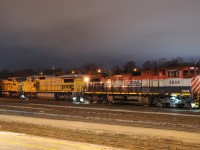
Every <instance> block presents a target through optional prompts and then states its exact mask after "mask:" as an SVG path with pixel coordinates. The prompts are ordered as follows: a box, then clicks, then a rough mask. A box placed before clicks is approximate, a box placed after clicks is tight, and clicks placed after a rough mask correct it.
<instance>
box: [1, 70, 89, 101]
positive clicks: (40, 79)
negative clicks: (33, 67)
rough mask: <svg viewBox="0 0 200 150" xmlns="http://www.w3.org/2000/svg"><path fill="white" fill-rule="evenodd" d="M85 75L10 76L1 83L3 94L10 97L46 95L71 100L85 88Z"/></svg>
mask: <svg viewBox="0 0 200 150" xmlns="http://www.w3.org/2000/svg"><path fill="white" fill-rule="evenodd" d="M85 86H86V85H85V82H84V80H83V75H81V74H77V75H63V76H59V77H56V76H48V75H40V76H30V77H27V78H19V77H15V78H9V79H6V80H2V81H1V83H0V89H1V94H2V95H6V96H9V97H20V98H32V97H39V98H41V97H43V98H44V97H46V98H48V97H49V98H55V99H57V100H59V99H65V100H71V99H72V96H80V95H81V94H83V91H84V88H85Z"/></svg>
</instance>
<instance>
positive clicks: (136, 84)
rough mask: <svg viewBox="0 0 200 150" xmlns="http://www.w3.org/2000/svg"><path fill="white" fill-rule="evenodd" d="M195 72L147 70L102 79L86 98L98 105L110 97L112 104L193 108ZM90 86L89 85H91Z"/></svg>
mask: <svg viewBox="0 0 200 150" xmlns="http://www.w3.org/2000/svg"><path fill="white" fill-rule="evenodd" d="M195 69H196V68H194V67H183V68H170V69H160V70H157V71H156V72H155V71H153V70H144V71H142V72H141V73H140V74H138V73H137V74H132V75H131V74H124V75H114V76H110V77H109V78H106V79H105V78H101V77H99V82H98V83H95V84H92V86H93V87H92V88H91V87H89V86H88V91H86V92H85V95H87V97H89V98H90V99H93V100H94V101H95V100H101V99H105V97H107V99H108V100H109V101H110V102H116V101H123V102H129V103H130V102H131V103H136V104H143V105H152V104H153V105H156V106H171V107H189V106H190V102H191V98H190V97H191V93H192V91H191V88H192V84H191V80H192V78H193V77H194V76H195V75H196V70H195ZM102 83H103V84H102ZM90 84H91V83H90V82H89V83H88V84H87V85H90ZM102 86H103V87H102ZM91 89H93V90H91ZM95 89H98V90H95Z"/></svg>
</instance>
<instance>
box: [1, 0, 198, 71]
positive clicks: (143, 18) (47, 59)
mask: <svg viewBox="0 0 200 150" xmlns="http://www.w3.org/2000/svg"><path fill="white" fill-rule="evenodd" d="M199 27H200V0H15V1H14V0H0V50H1V55H0V56H1V57H0V69H2V68H9V69H18V68H33V69H34V68H37V67H48V66H52V65H55V66H60V67H64V68H65V67H70V66H76V65H81V64H84V63H86V62H96V63H99V64H103V65H104V66H113V65H114V64H123V63H125V62H126V61H129V60H134V61H136V63H141V62H144V61H145V60H147V59H159V58H162V57H166V58H175V57H178V56H180V57H184V58H189V57H198V56H200V51H199V48H200V30H199Z"/></svg>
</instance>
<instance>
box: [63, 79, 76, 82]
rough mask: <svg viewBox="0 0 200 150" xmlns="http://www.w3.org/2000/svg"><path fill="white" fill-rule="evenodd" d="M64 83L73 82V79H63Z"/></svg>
mask: <svg viewBox="0 0 200 150" xmlns="http://www.w3.org/2000/svg"><path fill="white" fill-rule="evenodd" d="M63 81H64V83H69V82H74V79H64V80H63Z"/></svg>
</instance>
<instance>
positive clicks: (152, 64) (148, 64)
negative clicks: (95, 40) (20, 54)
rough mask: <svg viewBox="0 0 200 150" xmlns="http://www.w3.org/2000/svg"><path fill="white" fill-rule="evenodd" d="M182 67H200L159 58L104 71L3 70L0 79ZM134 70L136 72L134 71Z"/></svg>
mask: <svg viewBox="0 0 200 150" xmlns="http://www.w3.org/2000/svg"><path fill="white" fill-rule="evenodd" d="M183 66H196V67H200V59H191V60H189V61H188V60H184V59H183V58H181V57H177V58H173V59H171V60H167V59H166V58H160V59H158V60H147V61H145V62H144V63H143V64H142V67H138V66H137V64H136V63H135V61H127V62H126V63H125V64H124V65H122V66H119V65H116V66H113V67H112V68H111V69H110V70H107V69H105V68H104V67H103V66H102V65H98V64H96V63H92V62H91V63H86V64H84V65H82V66H81V67H73V68H68V69H62V68H55V67H51V68H46V69H36V70H34V69H23V70H17V71H10V70H8V69H3V70H1V71H0V79H6V78H8V77H26V76H32V75H39V74H45V75H55V76H59V75H64V74H102V75H103V76H108V75H110V74H111V75H112V74H125V73H132V72H133V71H136V70H138V69H140V70H141V69H155V70H156V69H158V68H169V67H183ZM134 69H136V70H134Z"/></svg>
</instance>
